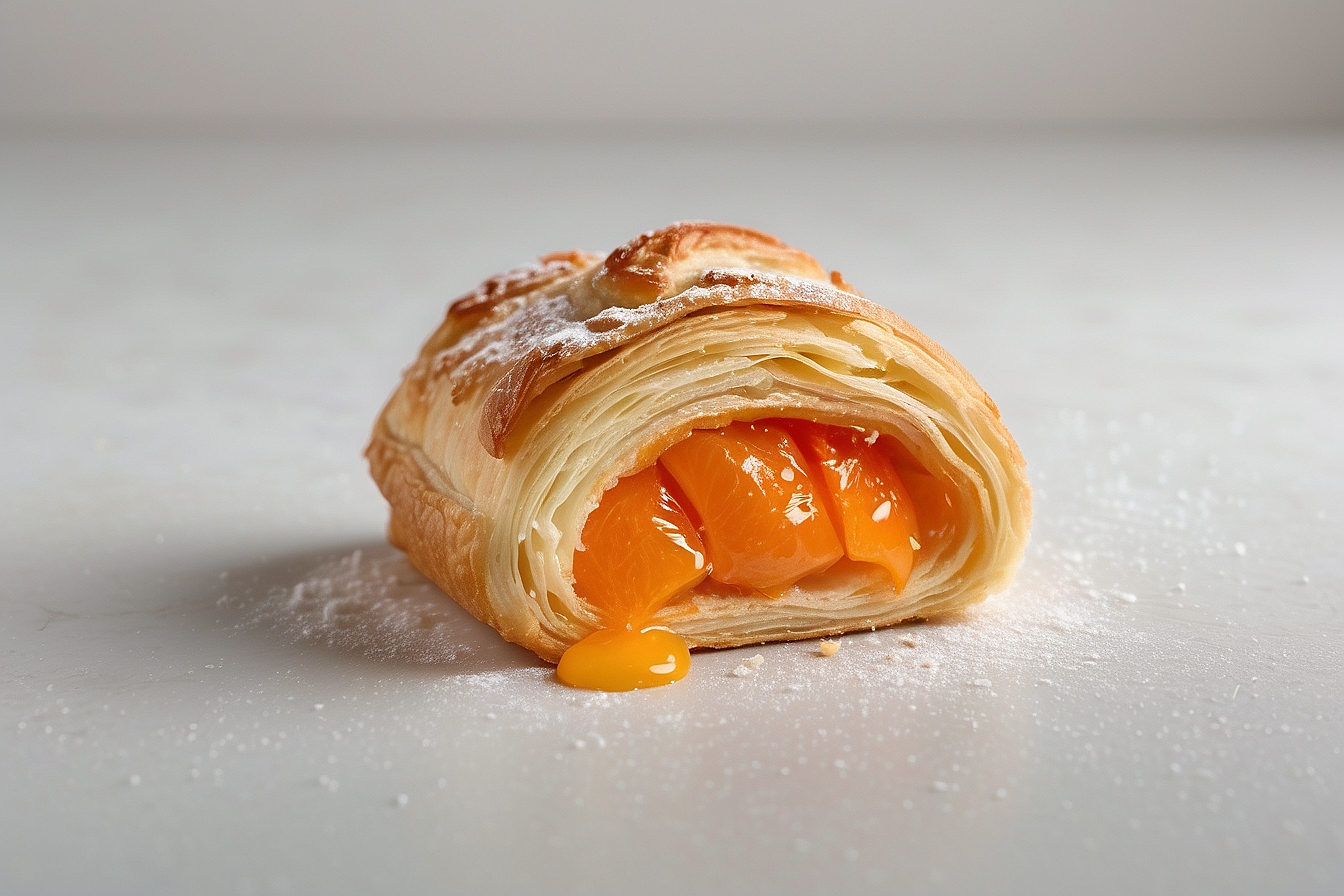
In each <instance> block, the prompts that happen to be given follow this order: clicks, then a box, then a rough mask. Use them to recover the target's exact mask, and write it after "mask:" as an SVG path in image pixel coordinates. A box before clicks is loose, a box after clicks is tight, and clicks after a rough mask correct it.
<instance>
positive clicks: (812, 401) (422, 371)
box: [367, 222, 1031, 690]
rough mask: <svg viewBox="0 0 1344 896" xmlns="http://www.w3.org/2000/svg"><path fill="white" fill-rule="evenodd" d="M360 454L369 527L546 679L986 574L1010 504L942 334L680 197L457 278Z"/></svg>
mask: <svg viewBox="0 0 1344 896" xmlns="http://www.w3.org/2000/svg"><path fill="white" fill-rule="evenodd" d="M367 456H368V459H369V463H370V467H371V469H372V472H373V477H374V479H375V480H376V481H377V483H378V486H379V488H380V489H381V490H382V492H383V494H384V495H385V496H386V498H387V500H388V502H389V504H390V505H391V522H390V524H389V529H388V531H389V538H390V540H391V541H392V543H393V544H395V545H396V546H397V547H399V548H400V549H402V550H404V551H405V552H406V554H407V555H408V556H409V558H410V560H411V562H412V563H414V564H415V566H416V567H417V568H418V569H420V571H421V572H423V573H424V574H425V575H426V576H428V577H429V578H430V579H432V580H433V581H434V582H435V583H437V584H438V585H439V586H440V587H441V588H442V589H443V590H444V591H445V592H447V594H449V595H450V596H451V597H452V598H453V599H455V600H456V601H458V602H459V603H460V604H461V605H462V606H463V607H465V608H466V609H467V610H469V611H470V612H471V613H472V614H473V615H475V616H476V617H477V618H478V619H481V620H483V621H484V622H486V623H488V624H490V625H491V626H493V627H494V628H495V629H497V630H498V631H499V633H500V634H501V635H503V636H504V637H505V638H507V639H508V640H510V641H513V642H515V643H517V644H521V645H523V646H524V647H527V648H529V649H531V650H533V651H535V652H536V653H537V654H538V655H539V656H540V657H542V658H543V659H545V660H548V661H550V662H553V663H559V664H560V665H559V672H558V674H559V676H560V678H561V680H562V681H565V682H567V683H570V684H575V685H578V686H582V687H596V688H602V689H607V690H624V689H628V688H632V687H647V686H652V685H655V684H662V683H666V682H668V681H673V680H676V679H677V678H680V677H681V676H683V675H685V674H686V670H687V668H688V664H689V654H688V648H699V647H735V646H738V645H744V644H755V643H760V642H767V641H779V640H792V639H802V638H814V637H818V636H821V635H836V634H841V633H843V632H847V631H853V630H858V629H870V628H875V627H878V626H886V625H891V624H893V623H897V622H901V621H903V620H908V619H912V618H924V617H930V616H935V615H938V614H941V613H946V612H948V611H951V610H956V609H959V608H962V607H965V606H967V605H969V604H972V603H975V602H977V601H980V600H982V599H984V598H985V597H986V596H987V595H989V594H990V593H992V592H995V591H998V590H1001V589H1003V588H1005V587H1006V586H1007V585H1008V583H1009V582H1010V581H1011V579H1012V577H1013V574H1014V572H1015V571H1016V569H1017V566H1018V564H1019V563H1020V562H1021V559H1022V555H1023V551H1024V548H1025V546H1026V542H1027V535H1028V528H1029V525H1030V518H1031V497H1030V496H1031V489H1030V484H1029V483H1028V481H1027V477H1026V467H1025V464H1024V462H1023V459H1022V456H1021V454H1020V453H1019V451H1018V449H1017V445H1016V444H1015V443H1014V441H1013V438H1012V436H1011V435H1009V433H1008V431H1007V429H1006V428H1005V427H1004V425H1003V423H1002V421H1001V420H1000V417H999V412H998V409H997V408H996V407H995V405H994V403H993V402H992V401H991V400H990V398H989V396H988V395H986V394H985V392H984V390H982V389H981V388H980V387H979V386H978V385H977V384H976V382H975V380H973V379H972V378H971V376H970V374H968V373H967V372H966V371H965V370H964V369H962V367H961V365H959V364H958V363H957V362H956V361H955V360H953V359H952V357H951V356H949V355H948V354H947V352H946V351H944V350H943V349H942V348H941V347H939V346H938V345H936V344H935V343H934V342H933V341H932V340H930V339H929V338H928V337H927V336H925V335H924V334H922V333H920V332H919V331H918V330H916V329H915V328H914V327H912V326H911V325H910V324H908V323H907V322H905V321H904V320H902V319H901V318H899V317H897V316H896V315H895V314H893V313H891V312H890V311H887V310H886V309H884V308H882V307H880V306H878V305H875V304H873V303H871V302H869V301H867V300H865V299H864V298H862V297H861V296H860V295H859V293H858V292H857V291H855V289H854V288H853V287H851V286H850V285H849V284H848V283H846V282H845V280H844V278H842V277H841V276H840V275H839V273H837V272H830V273H828V272H827V271H826V270H825V269H824V268H822V267H821V266H820V265H819V264H818V263H817V262H816V261H815V260H814V259H812V257H811V256H809V255H807V254H806V253H804V252H801V251H799V250H797V249H794V248H791V247H789V246H786V245H784V244H783V243H781V242H780V241H779V240H777V239H775V238H773V237H771V236H768V235H766V234H763V233H759V232H757V231H753V230H748V229H745V228H741V227H730V226H726V225H722V224H713V223H704V222H687V223H679V224H673V225H671V226H669V227H666V228H663V229H661V230H656V231H651V232H649V233H645V234H643V235H641V236H639V237H636V238H635V239H634V240H632V241H630V242H629V243H627V244H625V245H624V246H621V247H620V248H618V249H617V250H616V251H614V252H612V253H611V254H610V255H608V256H606V257H605V258H603V257H601V256H597V255H591V254H587V253H584V252H564V253H558V254H554V255H547V256H544V257H542V258H541V259H540V260H539V261H538V262H537V263H536V264H534V265H530V266H528V267H524V268H519V269H517V270H513V271H510V272H508V273H505V274H501V275H499V276H496V277H492V278H491V279H489V280H487V281H485V282H484V283H483V284H481V286H479V287H478V288H477V289H476V290H474V291H473V292H470V293H468V294H467V295H465V296H463V297H462V298H460V299H458V300H456V301H455V302H453V303H452V304H451V305H450V306H449V308H448V314H447V318H446V319H445V320H444V322H443V324H442V325H441V326H440V327H439V328H438V330H437V331H436V332H435V333H434V334H433V335H432V336H431V337H430V339H429V341H428V342H426V343H425V345H424V347H423V348H422V349H421V351H420V354H419V357H417V358H416V359H415V361H414V362H413V363H412V364H411V366H410V367H409V368H408V369H407V370H406V372H405V375H404V377H403V379H402V382H401V385H400V386H399V387H398V388H397V390H396V392H395V394H393V396H392V398H391V399H390V400H389V402H388V404H387V406H386V407H385V408H384V410H383V412H382V415H381V416H380V417H379V419H378V422H377V424H376V426H375V429H374V432H373V438H372V441H371V443H370V445H369V447H368V451H367Z"/></svg>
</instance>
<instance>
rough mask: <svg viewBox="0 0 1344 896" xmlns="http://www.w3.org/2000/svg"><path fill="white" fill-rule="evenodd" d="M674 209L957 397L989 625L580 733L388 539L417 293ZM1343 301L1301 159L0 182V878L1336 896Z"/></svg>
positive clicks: (155, 175)
mask: <svg viewBox="0 0 1344 896" xmlns="http://www.w3.org/2000/svg"><path fill="white" fill-rule="evenodd" d="M683 217H708V218H718V219H723V220H728V221H733V222H737V223H743V224H748V225H754V226H758V227H761V228H763V229H766V230H768V231H771V232H773V233H776V234H778V235H780V236H781V237H783V238H784V239H786V240H788V241H790V242H792V243H794V244H795V245H798V246H801V247H803V248H806V249H808V250H809V251H811V252H813V253H814V254H815V255H817V256H818V257H819V258H820V259H821V260H822V261H823V263H825V264H827V265H829V266H832V267H835V268H838V269H840V270H842V271H843V272H844V273H845V275H846V276H847V277H848V278H849V279H850V280H851V281H852V282H854V283H856V284H858V285H859V286H860V288H862V289H863V290H865V291H866V292H867V293H868V294H869V295H870V296H872V297H874V298H876V299H878V300H880V301H883V302H885V303H886V304H889V305H890V306H891V307H893V308H895V309H897V310H898V311H899V312H901V313H902V314H904V315H906V316H907V317H908V318H909V319H910V320H912V321H914V322H915V323H916V324H918V325H919V326H921V327H922V328H924V329H925V330H926V331H927V332H928V333H930V334H931V335H932V336H933V337H935V338H936V339H938V340H940V341H941V342H942V343H943V344H944V345H945V346H946V347H947V348H949V349H950V350H951V351H952V352H953V353H954V354H956V355H957V356H958V357H959V358H960V359H961V360H962V361H963V362H964V363H965V364H966V366H967V367H968V368H969V369H970V370H971V371H972V372H973V373H974V374H975V375H976V376H977V377H978V378H979V379H980V381H981V383H982V384H983V385H984V386H985V387H986V388H987V389H988V390H989V392H990V393H991V394H992V395H993V396H994V397H995V399H996V400H997V402H998V403H999V405H1000V406H1001V408H1002V410H1003V413H1004V416H1005V418H1006V419H1007V421H1008V423H1009V425H1010V427H1011V428H1012V429H1013V431H1014V432H1015V433H1016V435H1017V436H1018V438H1019V440H1020V442H1021V445H1022V448H1023V450H1024V452H1025V454H1026V456H1027V458H1028V461H1029V464H1030V470H1031V475H1032V478H1033V481H1034V483H1035V485H1036V523H1035V528H1034V532H1033V540H1032V545H1031V548H1030V551H1029V557H1028V559H1027V562H1026V564H1025V566H1024V568H1023V569H1022V571H1021V574H1020V576H1019V579H1018V581H1017V583H1016V584H1015V585H1014V586H1013V587H1012V589H1011V590H1010V591H1009V592H1007V593H1005V594H1003V595H1000V596H998V597H996V598H995V599H993V600H991V601H990V602H988V603H986V604H985V605H983V606H982V607H981V608H978V609H977V610H975V611H974V612H971V613H968V614H967V615H966V616H965V617H964V618H960V619H954V620H947V621H944V622H941V623H938V624H928V625H915V626H908V627H903V628H900V629H896V630H888V631H880V632H876V633H865V634H860V635H854V636H849V637H846V638H844V639H843V642H842V643H843V646H842V648H841V650H840V652H839V654H838V655H836V656H834V657H831V658H821V657H819V656H817V655H816V653H815V647H814V645H812V644H807V643H801V644H789V645H772V646H767V647H763V648H760V649H759V650H755V649H748V650H738V651H731V652H724V653H720V654H704V655H697V656H696V658H695V664H694V670H693V672H692V676H691V678H689V679H688V680H686V681H684V682H682V683H680V684H678V685H675V686H672V687H668V688H664V689H659V690H655V691H651V692H643V693H633V694H625V695H595V694H588V693H583V692H575V691H572V690H568V689H565V688H563V687H561V686H560V685H558V684H556V683H555V682H554V680H553V678H552V676H551V672H550V670H549V668H548V667H546V666H544V665H543V664H541V663H539V662H538V661H536V660H535V658H533V657H532V656H531V655H530V654H528V653H526V652H524V651H522V650H519V649H517V648H514V647H511V646H509V645H507V644H504V643H502V642H501V641H500V640H499V639H498V638H497V637H496V636H495V635H494V633H493V632H492V631H490V630H489V629H486V628H484V627H482V626H481V625H479V624H478V623H476V622H474V621H473V620H471V619H470V618H468V617H466V616H465V614H464V613H462V612H461V611H460V610H458V609H457V608H456V607H455V605H453V604H451V603H449V602H447V601H446V600H445V599H443V598H442V597H441V596H440V595H438V593H437V592H436V591H435V590H434V589H433V588H432V587H429V586H428V585H427V584H426V583H425V582H424V580H423V579H420V578H419V577H418V576H417V575H416V574H415V573H414V572H412V571H411V570H410V569H409V568H408V567H406V565H405V564H404V562H403V561H402V560H400V559H399V557H398V556H397V555H396V553H395V552H394V551H392V550H391V549H390V548H388V547H386V546H385V545H384V543H383V541H382V526H383V523H384V519H385V508H384V506H383V504H382V501H381V499H380V497H379V496H378V495H377V492H376V490H375V489H374V487H373V486H372V484H371V482H370V481H369V480H368V478H367V474H366V472H365V469H364V465H363V463H362V461H361V458H360V451H361V449H362V447H363V444H364V439H365V437H366V434H367V431H368V429H369V426H370V424H371V422H372V420H373V418H374V416H375V414H376V413H377V411H378V408H379V406H380V403H381V402H382V400H383V399H384V398H385V396H386V395H387V394H388V393H389V392H390V390H391V388H392V386H393V384H394V382H395V381H396V378H397V375H398V371H399V370H400V368H401V367H402V366H403V365H404V364H406V363H408V362H409V361H410V359H411V357H412V356H413V354H414V352H415V350H416V348H417V346H418V344H419V341H420V340H421V339H423V338H424V337H425V336H426V335H427V334H428V333H429V331H430V330H431V329H432V327H433V326H434V325H435V323H436V322H437V320H438V319H439V316H440V315H441V314H442V312H443V309H444V307H445V305H446V303H447V302H448V300H450V299H451V298H452V297H454V296H455V295H457V294H459V293H461V292H463V291H465V290H467V289H468V288H470V287H471V286H473V285H474V284H475V283H476V282H477V281H478V280H479V279H481V278H482V277H484V276H486V275H489V274H491V273H493V272H495V271H497V270H500V269H502V268H504V267H506V266H509V265H511V264H514V263H518V262H521V261H524V260H527V259H529V258H531V257H533V256H535V255H537V254H539V253H542V252H546V251H551V250H555V249H561V248H568V247H571V246H575V245H578V246H583V247H587V248H590V249H596V250H603V249H610V248H612V247H613V246H614V245H616V244H617V243H618V242H620V241H622V240H624V239H626V238H628V237H630V236H632V235H633V234H635V233H636V232H638V231H639V230H641V229H645V228H647V227H652V226H657V225H660V224H663V223H666V222H668V221H671V220H673V219H676V218H683ZM1342 295H1344V136H1341V135H1339V134H1335V135H1323V136H1322V135H1318V136H1290V135H1288V136H1277V137H1275V136H1262V137H1256V138H1233V137H1223V138H1194V137H1191V138H1170V139H1165V140H1146V139H1145V140H1139V139H1135V140H1124V139H1119V138H1116V139H1109V140H1084V139H1077V140H1067V139H1054V140H1044V139H1042V140H1023V141H1017V142H1007V143H1005V142H999V143H989V142H981V141H975V140H943V141H926V142H905V143H871V144H862V143H852V144H845V143H839V142H835V143H822V142H818V143H813V144H796V145H779V144H772V143H769V142H764V141H760V142H751V141H748V140H744V141H742V142H737V143H717V144H705V143H697V142H693V141H689V140H688V141H685V142H681V143H678V142H676V141H670V142H669V141H661V142H653V141H650V142H647V143H643V144H640V143H629V142H627V143H620V142H613V143H604V144H583V143H550V144H547V143H545V142H542V141H536V140H532V141H525V140H519V141H517V142H464V143H457V144H443V145H440V144H433V143H423V144H411V143H404V144H390V143H364V144H357V143H346V144H307V143H272V144H222V143H218V144H217V143H150V142H90V143H78V142H22V141H10V142H7V143H3V144H0V371H3V372H2V373H0V390H3V391H2V392H0V432H3V435H4V449H3V458H4V463H3V464H0V494H3V495H4V496H5V498H4V503H3V505H0V508H3V509H2V510H0V565H2V568H3V570H4V575H3V577H0V758H2V760H3V761H0V793H3V795H4V799H3V803H2V804H0V830H3V832H4V836H3V837H0V869H3V871H0V876H2V877H3V879H4V889H5V890H6V891H8V892H144V891H145V890H151V891H162V892H170V891H171V892H191V891H200V892H211V893H215V892H221V893H228V892H261V893H267V892H308V893H311V892H349V891H352V890H356V889H360V890H372V889H377V890H381V891H384V892H407V893H416V892H444V891H458V892H472V891H481V890H486V889H491V890H498V891H503V892H524V891H532V892H536V891H540V890H543V889H544V890H546V891H548V892H582V891H590V892H623V893H628V892H649V893H673V892H678V893H686V892H694V891H697V890H704V889H706V888H707V887H710V888H712V889H713V890H715V891H717V892H811V891H818V890H823V889H825V890H828V891H834V892H857V891H863V890H881V891H883V892H890V891H893V890H895V889H901V890H908V891H911V892H924V891H944V890H945V891H950V892H977V891H978V892H1005V891H1015V892H1030V891H1039V892H1053V893H1076V892H1141V891H1166V892H1209V891H1215V890H1216V891H1219V892H1230V893H1262V892H1269V891H1289V892H1339V890H1340V888H1341V886H1344V757H1341V752H1340V751H1341V744H1344V706H1342V705H1341V685H1344V660H1342V658H1341V645H1342V644H1344V637H1342V636H1344V621H1342V619H1341V609H1342V608H1344V564H1341V561H1340V559H1339V558H1340V550H1339V545H1340V542H1341V539H1344V512H1341V509H1340V508H1341V504H1344V477H1342V476H1341V472H1344V470H1342V467H1341V462H1340V459H1339V448H1340V445H1341V444H1344V415H1341V412H1340V408H1341V406H1344V360H1342V358H1344V356H1342V355H1341V352H1340V347H1339V346H1340V342H1341V337H1344V311H1342V310H1341V305H1340V298H1341V296H1342ZM298 586H302V587H298ZM756 653H760V654H761V655H762V656H763V658H764V663H763V665H762V667H761V669H760V670H759V671H757V672H756V673H754V674H752V675H746V676H738V675H734V674H733V672H734V670H735V669H736V668H737V667H738V665H739V664H740V663H741V662H742V660H743V659H745V658H747V657H750V656H752V655H753V654H756Z"/></svg>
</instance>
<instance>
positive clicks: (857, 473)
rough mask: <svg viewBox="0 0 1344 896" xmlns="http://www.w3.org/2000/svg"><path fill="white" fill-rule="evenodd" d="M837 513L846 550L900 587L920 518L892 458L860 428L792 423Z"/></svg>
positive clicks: (905, 577)
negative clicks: (889, 577) (869, 441)
mask: <svg viewBox="0 0 1344 896" xmlns="http://www.w3.org/2000/svg"><path fill="white" fill-rule="evenodd" d="M795 432H797V433H798V435H799V438H800V440H801V441H802V442H803V444H804V445H805V446H806V449H807V453H808V455H809V457H810V458H811V460H812V461H813V463H815V464H816V469H817V470H818V471H819V472H820V474H821V476H820V478H821V480H822V481H823V482H824V483H825V485H826V491H827V493H828V497H829V499H830V501H831V502H832V507H833V508H834V509H835V512H836V515H837V516H838V517H839V518H840V522H841V528H842V531H843V533H844V540H845V553H846V554H847V555H848V556H849V559H851V560H859V561H863V562H867V563H876V564H879V565H880V566H882V567H884V568H885V569H886V570H887V572H889V573H891V580H892V582H893V583H894V584H895V585H896V590H897V591H900V590H901V589H902V588H904V587H905V583H906V581H908V580H909V578H910V570H911V569H913V568H914V563H915V551H916V550H918V549H919V541H918V540H917V538H916V535H917V533H918V532H919V524H918V521H917V520H916V518H915V505H914V502H913V501H912V500H911V498H910V493H909V492H908V491H906V488H905V485H904V483H902V482H901V477H900V476H899V475H898V474H897V472H896V467H895V465H894V464H892V462H891V459H890V458H888V457H887V455H886V454H885V453H884V452H883V451H882V450H881V449H880V448H878V447H877V445H876V439H874V440H873V441H874V444H871V445H870V444H868V441H867V440H866V439H865V438H864V437H863V435H862V434H861V433H858V432H855V431H854V430H852V429H846V428H844V427H840V426H822V425H820V424H799V425H798V426H797V428H796V429H795Z"/></svg>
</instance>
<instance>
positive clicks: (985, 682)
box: [971, 678, 994, 688]
mask: <svg viewBox="0 0 1344 896" xmlns="http://www.w3.org/2000/svg"><path fill="white" fill-rule="evenodd" d="M971 684H973V685H975V686H976V687H978V688H992V687H994V682H992V681H990V680H989V679H988V678H977V679H976V680H975V681H973V682H971Z"/></svg>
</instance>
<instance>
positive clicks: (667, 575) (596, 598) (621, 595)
mask: <svg viewBox="0 0 1344 896" xmlns="http://www.w3.org/2000/svg"><path fill="white" fill-rule="evenodd" d="M667 485H668V483H667V481H666V479H665V474H664V473H663V472H662V470H660V469H659V468H658V465H657V464H655V465H653V466H651V467H648V468H646V469H643V470H641V471H639V472H638V473H634V474H632V475H630V476H626V477H624V478H623V479H621V480H620V481H619V482H617V483H616V484H615V485H614V486H612V487H611V488H609V489H607V491H606V492H605V493H604V494H603V495H602V502H601V503H600V504H598V506H597V509H596V510H594V511H593V512H592V513H591V514H589V516H588V521H587V522H586V523H585V524H584V526H583V534H582V536H581V537H580V539H579V543H580V545H581V546H582V547H583V550H576V551H575V552H574V590H575V591H577V592H578V593H579V595H580V596H582V597H583V598H584V599H585V600H587V601H588V602H589V604H591V605H592V606H593V608H594V609H595V610H597V612H598V614H599V615H600V616H601V617H602V621H603V623H604V624H605V625H606V626H608V627H610V628H617V627H620V628H624V627H625V626H626V625H627V624H634V625H635V626H636V627H638V626H639V625H641V624H642V623H644V622H645V621H647V619H648V618H649V616H651V615H652V614H653V613H655V612H656V611H657V610H658V608H659V607H661V606H663V604H665V603H667V602H668V601H669V600H671V599H672V598H673V597H675V596H676V595H678V594H680V593H681V592H683V591H685V590H686V589H687V588H692V587H694V586H695V585H697V584H699V583H700V581H701V580H702V579H704V577H705V575H706V573H707V572H708V570H707V568H706V563H705V546H704V544H703V543H702V542H701V540H700V536H699V535H698V534H697V533H696V531H695V526H694V525H693V524H692V523H691V521H690V519H689V518H688V517H687V516H686V513H685V511H683V510H682V509H681V505H680V504H678V503H677V499H676V498H675V497H673V496H672V494H671V493H670V492H669V491H668V489H667Z"/></svg>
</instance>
